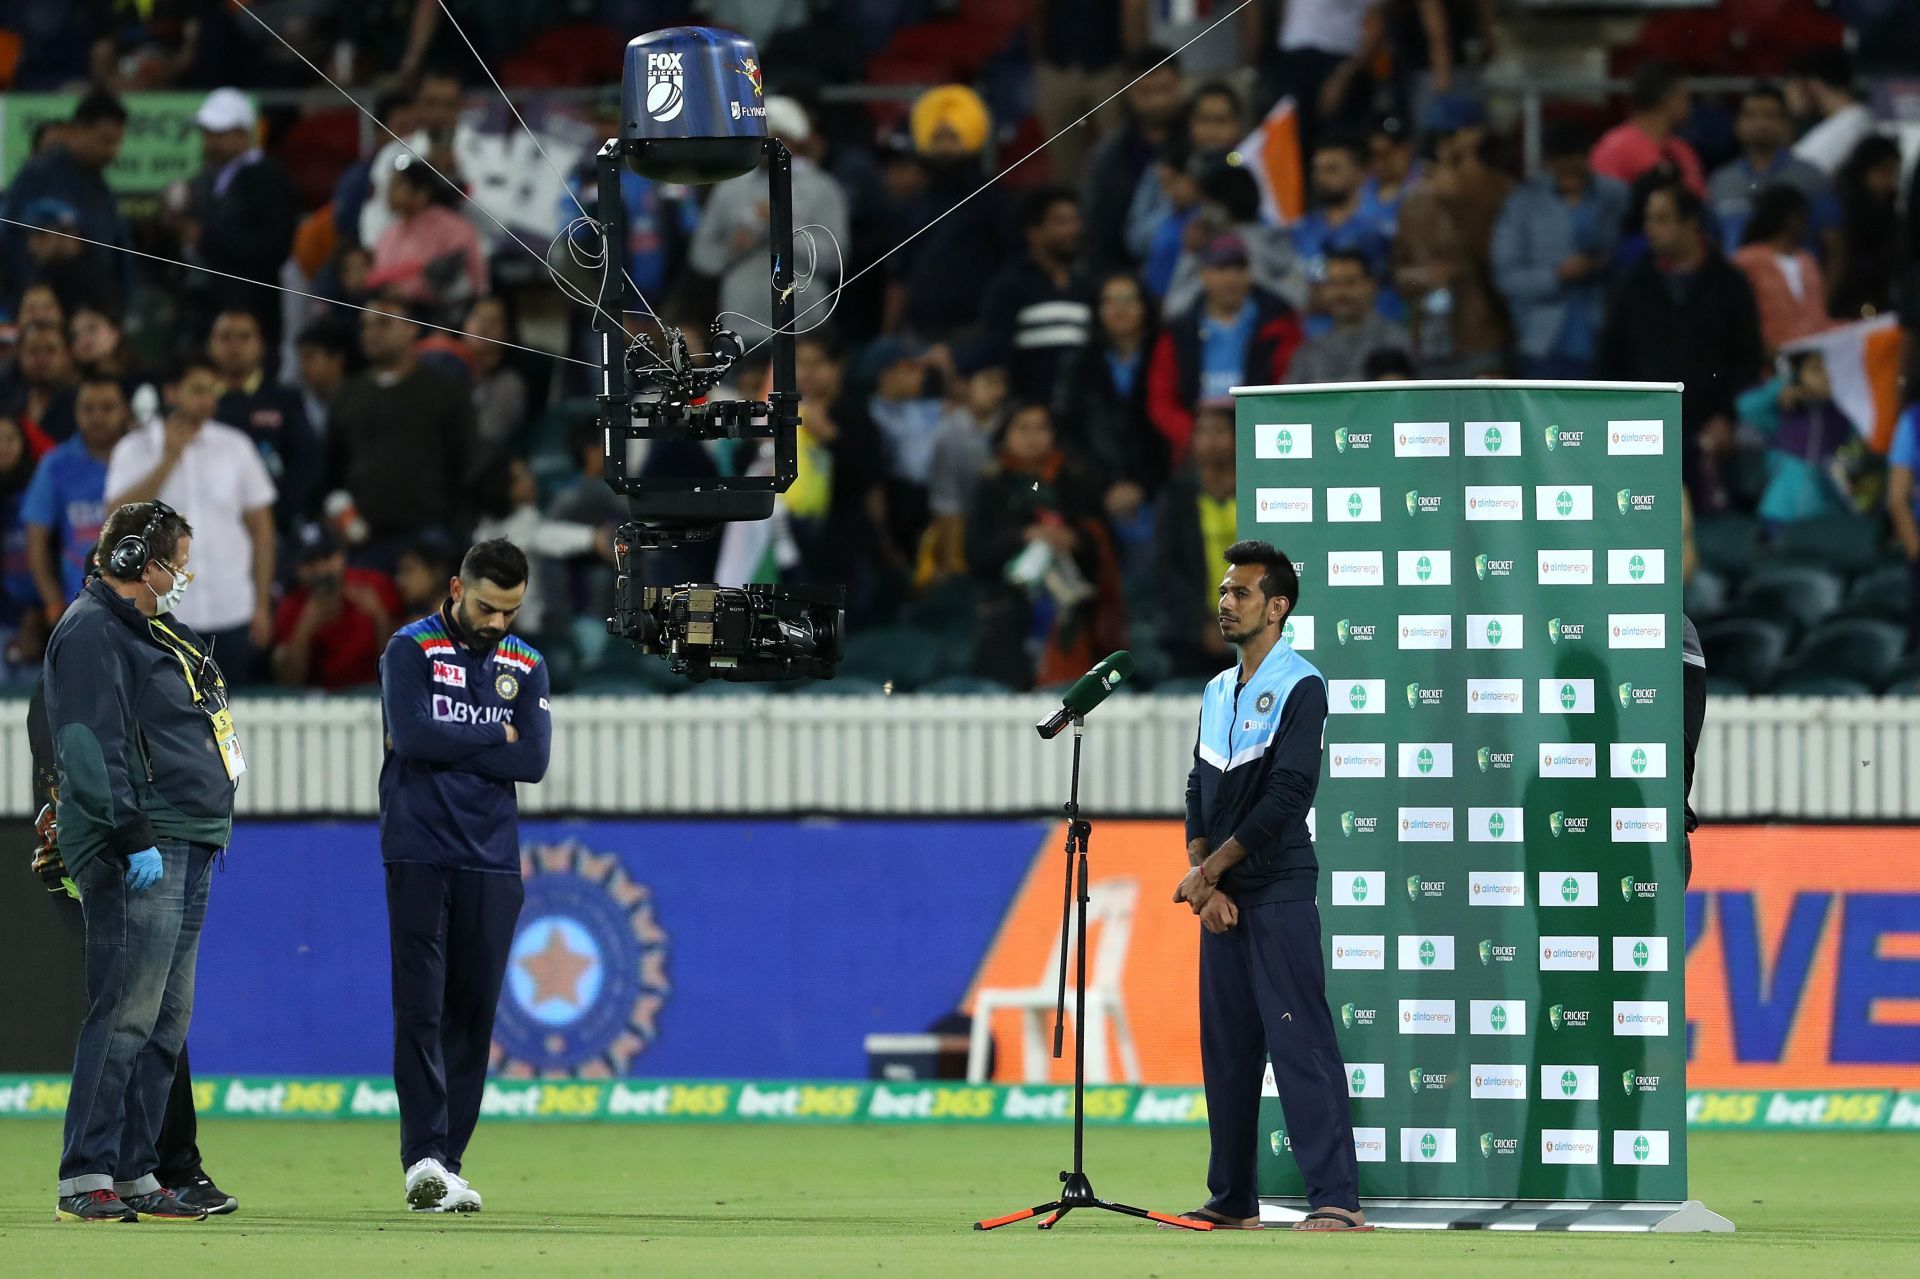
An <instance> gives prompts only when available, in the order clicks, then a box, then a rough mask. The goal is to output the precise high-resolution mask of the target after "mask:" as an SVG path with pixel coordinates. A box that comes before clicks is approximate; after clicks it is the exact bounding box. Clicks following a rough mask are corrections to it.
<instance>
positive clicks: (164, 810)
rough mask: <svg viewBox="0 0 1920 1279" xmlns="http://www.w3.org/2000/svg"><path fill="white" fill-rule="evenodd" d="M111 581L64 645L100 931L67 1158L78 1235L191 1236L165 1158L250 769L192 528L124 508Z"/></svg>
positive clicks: (187, 1208)
mask: <svg viewBox="0 0 1920 1279" xmlns="http://www.w3.org/2000/svg"><path fill="white" fill-rule="evenodd" d="M100 536H101V547H102V551H101V553H100V567H101V572H100V575H99V576H97V577H95V578H93V579H92V580H91V581H89V582H88V583H87V586H86V589H85V590H83V591H82V592H81V594H80V596H79V598H77V599H76V600H75V601H74V603H73V605H72V606H71V607H70V608H69V609H68V610H67V611H66V613H65V614H64V615H63V616H62V617H61V619H60V624H59V625H58V626H57V627H55V628H54V631H53V635H52V637H51V638H50V639H49V640H48V643H47V661H46V676H45V680H46V706H47V722H48V726H49V728H50V729H51V732H52V740H53V749H54V758H55V763H56V766H57V770H58V777H59V805H58V808H57V810H56V814H57V819H58V828H59V840H60V853H61V856H62V858H63V859H64V860H65V863H66V868H67V873H68V875H69V876H70V877H71V878H72V880H73V882H74V885H75V887H76V889H77V890H78V892H79V895H80V908H81V912H82V915H83V918H84V920H85V924H86V967H87V996H88V1001H89V1007H88V1010H87V1017H86V1020H85V1022H84V1023H82V1025H81V1028H80V1037H79V1043H78V1045H77V1046H76V1048H75V1051H74V1067H73V1091H72V1093H71V1095H70V1097H69V1099H68V1102H67V1122H66V1138H65V1148H64V1150H63V1151H62V1153H61V1157H60V1186H59V1205H58V1208H57V1213H58V1216H59V1219H61V1220H63V1221H134V1220H163V1221H190V1220H197V1219H199V1218H202V1217H205V1216H206V1215H207V1214H206V1210H205V1209H204V1208H200V1207H194V1206H192V1205H189V1204H186V1203H183V1202H181V1200H180V1199H179V1198H178V1197H176V1196H175V1195H174V1194H173V1192H172V1189H171V1188H168V1187H164V1186H163V1185H162V1184H161V1182H160V1180H159V1178H158V1177H157V1176H156V1173H157V1171H158V1168H159V1156H158V1155H157V1153H156V1150H155V1144H156V1141H157V1139H158V1137H159V1132H160V1126H161V1123H162V1119H163V1116H164V1115H165V1114H166V1110H167V1098H168V1094H169V1092H170V1091H171V1089H172V1087H173V1079H174V1073H175V1069H176V1066H177V1064H178V1060H179V1056H180V1052H181V1049H182V1047H183V1045H184V1044H185V1042H186V1036H187V1023H188V1020H189V1019H190V1017H191V1016H192V1012H193V985H194V964H195V960H196V958H197V956H198V954H199V948H200V927H201V924H202V922H203V921H204V920H205V918H206V912H207V890H208V884H209V877H210V874H211V871H212V868H213V860H214V857H215V855H216V854H217V853H219V852H221V851H222V850H223V849H224V848H225V847H226V845H227V842H228V839H229V838H230V836H231V834H232V830H233V792H234V786H235V784H236V783H237V781H238V780H239V777H240V775H241V774H242V773H243V772H244V771H245V769H246V762H245V759H244V757H243V756H242V755H241V752H240V743H239V737H238V734H237V733H236V732H235V730H234V725H233V716H232V713H231V711H229V709H228V707H227V692H226V681H225V680H224V679H223V678H222V677H221V674H220V669H219V667H218V666H216V665H215V664H214V662H213V658H212V655H211V654H210V653H209V651H208V647H207V644H206V642H205V641H204V640H202V639H201V638H200V636H198V635H197V634H195V633H194V632H193V631H192V630H191V629H190V628H188V627H187V626H186V625H184V624H183V623H181V622H180V620H179V619H178V618H177V617H175V616H174V613H173V610H174V606H175V605H177V604H178V603H179V602H180V599H181V597H182V596H183V595H184V594H185V593H186V591H187V588H188V587H189V585H190V584H191V583H192V581H193V574H192V572H191V571H190V570H189V569H188V561H189V558H190V555H191V550H192V541H193V530H192V529H191V528H190V527H188V525H187V522H186V521H185V520H184V519H182V518H180V516H179V515H178V514H177V513H176V512H174V511H173V510H172V508H170V507H168V506H167V505H166V504H165V503H162V502H157V501H153V502H136V503H129V504H127V505H124V506H121V507H120V508H119V509H117V510H115V511H114V512H113V513H112V514H111V515H110V516H108V517H107V522H106V525H105V527H103V528H102V530H101V535H100Z"/></svg>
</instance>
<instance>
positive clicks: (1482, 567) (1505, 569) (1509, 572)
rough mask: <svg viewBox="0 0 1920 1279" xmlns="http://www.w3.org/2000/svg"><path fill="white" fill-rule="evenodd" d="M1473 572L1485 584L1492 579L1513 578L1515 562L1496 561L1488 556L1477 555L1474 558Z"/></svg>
mask: <svg viewBox="0 0 1920 1279" xmlns="http://www.w3.org/2000/svg"><path fill="white" fill-rule="evenodd" d="M1473 572H1474V576H1476V577H1478V578H1479V579H1480V580H1481V581H1483V582H1484V581H1486V580H1487V579H1488V578H1490V577H1491V578H1500V577H1512V576H1513V561H1512V560H1502V559H1494V558H1491V557H1489V556H1486V555H1476V556H1474V557H1473Z"/></svg>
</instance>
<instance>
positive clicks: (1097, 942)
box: [967, 879, 1140, 1084]
mask: <svg viewBox="0 0 1920 1279" xmlns="http://www.w3.org/2000/svg"><path fill="white" fill-rule="evenodd" d="M1087 899H1088V900H1087V935H1088V937H1089V938H1090V939H1091V940H1092V943H1093V946H1094V952H1093V955H1092V956H1091V960H1090V963H1089V964H1088V971H1087V1008H1086V1017H1087V1082H1088V1083H1090V1084H1106V1083H1112V1082H1113V1075H1112V1071H1111V1070H1110V1069H1109V1065H1110V1063H1109V1061H1108V1053H1107V1029H1108V1026H1109V1025H1111V1026H1112V1028H1113V1038H1114V1045H1115V1046H1116V1047H1117V1048H1118V1049H1119V1052H1120V1067H1121V1071H1122V1073H1123V1075H1124V1076H1125V1078H1124V1079H1123V1081H1122V1082H1125V1083H1129V1084H1137V1083H1139V1082H1140V1055H1139V1053H1138V1052H1136V1051H1135V1049H1134V1045H1133V1028H1132V1026H1131V1025H1130V1024H1129V1023H1128V1021H1127V1004H1126V999H1125V997H1124V995H1123V994H1122V992H1121V988H1120V976H1121V973H1122V972H1124V971H1125V969H1126V965H1127V947H1128V945H1129V943H1131V942H1132V940H1133V911H1134V907H1135V906H1136V905H1137V904H1138V903H1139V900H1140V885H1139V884H1138V883H1136V882H1134V881H1133V880H1131V879H1103V880H1096V881H1094V882H1093V883H1092V884H1089V885H1088V886H1087ZM1073 930H1074V931H1073V934H1072V935H1071V936H1070V937H1069V939H1068V949H1067V955H1066V961H1067V1013H1068V1016H1070V1017H1078V1016H1079V1015H1080V1011H1079V1009H1078V1008H1077V1007H1076V1005H1075V1003H1074V997H1073V971H1074V966H1075V964H1076V962H1077V961H1078V941H1079V921H1078V920H1075V921H1074V923H1073ZM1048 951H1049V953H1050V954H1051V958H1050V959H1049V960H1048V961H1047V969H1046V972H1045V973H1043V974H1042V975H1041V977H1040V980H1039V982H1037V983H1036V984H1034V985H1032V986H1026V987H1015V986H991V987H987V988H984V989H982V990H981V991H979V992H978V993H977V994H976V995H975V997H974V1004H973V1035H972V1038H971V1039H970V1040H969V1042H968V1044H967V1081H968V1082H969V1083H976V1084H978V1083H984V1082H986V1078H987V1056H988V1053H989V1050H990V1048H991V1045H992V1043H993V1015H994V1013H995V1012H996V1011H997V1010H999V1009H1002V1008H1011V1009H1017V1010H1018V1011H1019V1012H1020V1045H1021V1051H1022V1052H1023V1054H1024V1057H1025V1060H1024V1061H1023V1063H1022V1068H1021V1074H1022V1076H1023V1077H1024V1079H1025V1080H1026V1082H1027V1083H1030V1084H1033V1083H1042V1082H1044V1081H1045V1080H1046V1078H1047V1062H1048V1060H1049V1057H1048V1054H1049V1052H1050V1051H1051V1044H1050V1042H1049V1036H1048V1033H1047V1025H1048V1021H1049V1019H1050V1017H1051V1015H1052V1013H1053V1009H1054V1000H1055V998H1056V997H1057V995H1058V993H1059V982H1060V947H1059V945H1058V944H1057V943H1056V944H1054V945H1051V946H1049V947H1048Z"/></svg>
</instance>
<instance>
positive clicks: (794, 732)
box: [0, 695, 1920, 821]
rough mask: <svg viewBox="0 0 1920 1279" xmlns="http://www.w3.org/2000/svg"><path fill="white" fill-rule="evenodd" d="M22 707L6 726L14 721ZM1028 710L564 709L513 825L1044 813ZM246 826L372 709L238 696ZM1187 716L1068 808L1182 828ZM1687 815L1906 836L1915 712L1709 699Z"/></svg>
mask: <svg viewBox="0 0 1920 1279" xmlns="http://www.w3.org/2000/svg"><path fill="white" fill-rule="evenodd" d="M16 708H17V709H16ZM1050 708H1051V703H1050V702H1049V701H1048V699H1046V698H1042V697H1004V698H1000V697H926V696H904V697H897V698H817V697H799V696H771V697H756V696H752V695H741V696H732V697H697V696H695V697H674V698H645V697H632V698H626V697H560V698H556V699H555V702H554V716H555V739H554V750H553V767H552V769H551V770H550V771H549V773H548V775H547V780H546V781H545V782H544V783H542V784H541V785H539V786H533V787H527V788H526V789H525V791H524V792H523V797H522V811H523V812H525V813H528V814H534V813H542V814H603V815H609V816H611V815H621V816H636V817H638V816H646V817H651V816H697V817H709V816H711V817H732V816H748V815H778V814H810V813H818V814H833V815H841V816H866V815H887V816H911V815H915V814H926V815H938V816H994V815H1003V814H1019V815H1031V814H1046V813H1052V812H1055V811H1057V810H1058V808H1059V806H1060V802H1061V800H1062V799H1063V798H1064V796H1065V790H1066V782H1067V768H1068V760H1069V756H1070V754H1071V751H1072V743H1071V742H1070V741H1069V740H1068V739H1067V738H1066V737H1065V736H1062V737H1061V738H1058V739H1056V740H1055V741H1052V742H1043V741H1041V740H1040V739H1039V738H1038V736H1037V735H1036V734H1035V733H1034V731H1033V724H1034V721H1035V720H1037V719H1039V718H1041V716H1042V715H1043V714H1045V713H1046V712H1047V711H1048V710H1049V709H1050ZM25 709H26V704H25V703H24V702H15V703H11V704H10V706H9V711H8V713H7V714H6V715H5V719H4V721H0V815H8V816H15V817H18V816H23V815H29V814H28V804H29V799H28V788H29V777H28V768H27V758H28V753H27V735H26V724H25V719H26V716H25ZM235 709H236V711H237V713H238V715H239V719H240V726H241V733H242V741H243V743H244V745H245V747H246V752H247V770H248V771H247V777H246V780H245V782H244V783H243V784H242V785H241V788H240V797H239V811H240V812H241V814H242V815H244V816H253V817H269V816H317V815H328V816H368V815H371V814H373V813H375V812H376V811H377V808H378V780H379V774H380V756H381V741H380V707H379V703H378V702H376V701H375V700H373V699H372V698H367V697H330V698H314V699H310V700H309V699H295V698H288V699H281V698H264V699H243V700H242V701H241V702H240V703H239V704H238V705H237V706H236V708H235ZM1197 714H1198V709H1197V702H1196V700H1195V699H1192V698H1186V697H1178V698H1175V697H1153V696H1125V695H1122V696H1120V697H1116V698H1114V699H1113V700H1111V701H1109V702H1108V703H1107V704H1106V705H1104V706H1102V707H1101V708H1100V710H1099V712H1098V713H1097V714H1096V715H1095V716H1094V717H1093V719H1092V720H1091V721H1090V722H1089V727H1088V734H1087V743H1086V758H1085V764H1084V777H1083V780H1082V797H1083V801H1084V802H1085V803H1086V805H1087V807H1088V808H1089V810H1090V811H1091V812H1092V813H1094V814H1095V815H1099V816H1115V817H1119V816H1137V817H1171V816H1176V815H1178V814H1179V813H1180V812H1181V811H1182V796H1183V787H1184V785H1185V779H1186V772H1187V766H1188V763H1189V761H1190V759H1191V754H1192V750H1193V733H1194V723H1195V717H1196V715H1197ZM1694 807H1695V808H1696V810H1697V811H1698V812H1699V813H1700V814H1701V815H1702V816H1703V817H1706V818H1712V819H1721V820H1729V819H1741V818H1782V819H1812V820H1827V821H1876V820H1920V699H1908V698H1889V699H1886V700H1881V701H1870V700H1865V699H1858V700H1855V699H1822V698H1766V697H1762V698H1750V699H1738V698H1716V699H1714V700H1713V701H1712V702H1711V703H1710V704H1709V706H1708V711H1707V726H1706V732H1705V736H1704V737H1703V739H1702V741H1701V745H1700V753H1699V767H1698V775H1697V776H1696V778H1695V780H1694Z"/></svg>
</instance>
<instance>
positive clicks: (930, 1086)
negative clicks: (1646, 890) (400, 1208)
mask: <svg viewBox="0 0 1920 1279" xmlns="http://www.w3.org/2000/svg"><path fill="white" fill-rule="evenodd" d="M67 1090H68V1081H67V1080H66V1079H64V1078H59V1077H56V1076H50V1075H0V1119H21V1118H58V1117H60V1116H61V1115H63V1114H65V1113H66V1108H67ZM194 1099H195V1101H196V1103H197V1105H198V1108H199V1112H200V1115H201V1117H202V1118H212V1119H236V1118H247V1119H261V1118H265V1119H386V1120H396V1121H397V1120H398V1118H399V1114H400V1102H399V1099H398V1098H397V1097H396V1096H395V1094H394V1091H393V1081H392V1080H391V1079H385V1078H375V1077H365V1078H351V1077H349V1078H337V1077H321V1078H310V1077H302V1078H285V1079H281V1078H269V1077H235V1076H230V1075H214V1076H208V1077H205V1078H202V1079H197V1080H195V1081H194ZM483 1109H484V1112H485V1114H486V1115H487V1117H488V1119H489V1120H492V1119H502V1120H519V1121H526V1122H562V1121H574V1122H581V1121H591V1122H601V1121H605V1122H615V1123H620V1122H625V1123H681V1122H685V1123H722V1122H724V1123H736V1122H739V1123H751V1122H756V1121H762V1122H767V1123H799V1124H832V1123H916V1124H944V1123H1015V1124H1023V1123H1027V1124H1031V1123H1038V1124H1066V1123H1068V1122H1070V1121H1071V1120H1072V1118H1073V1089H1072V1088H1070V1087H1067V1086H1065V1085H1061V1084H1043V1085H1039V1086H1036V1087H1026V1086H1022V1085H1018V1084H1010V1085H1003V1084H994V1085H973V1084H958V1083H868V1082H846V1081H842V1082H837V1083H836V1082H809V1083H795V1082H793V1081H791V1080H780V1079H776V1080H760V1081H742V1080H716V1079H705V1080H699V1079H695V1080H666V1079H622V1080H607V1081H598V1082H592V1083H582V1082H576V1081H572V1080H564V1081H555V1080H531V1079H496V1080H492V1081H490V1082H489V1083H488V1084H487V1092H486V1098H485V1102H484V1105H483ZM1087 1122H1088V1123H1089V1124H1090V1125H1094V1126H1097V1127H1104V1128H1119V1127H1124V1128H1167V1127H1176V1128H1195V1129H1198V1128H1202V1127H1204V1126H1205V1124H1206V1122H1207V1102H1206V1097H1205V1096H1204V1095H1203V1094H1202V1093H1201V1091H1200V1090H1199V1089H1198V1088H1141V1087H1137V1086H1134V1085H1130V1084H1129V1085H1121V1086H1115V1087H1106V1086H1099V1087H1092V1088H1089V1089H1087ZM1687 1123H1688V1126H1689V1127H1692V1128H1712V1129H1727V1128H1749V1129H1772V1130H1794V1129H1804V1130H1810V1131H1841V1130H1844V1131H1880V1130H1883V1129H1897V1130H1905V1131H1914V1132H1920V1092H1907V1093H1898V1092H1890V1091H1886V1090H1882V1089H1863V1090H1847V1091H1842V1092H1726V1091H1716V1092H1702V1093H1695V1094H1693V1095H1692V1096H1690V1097H1689V1098H1688V1099H1687Z"/></svg>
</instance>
